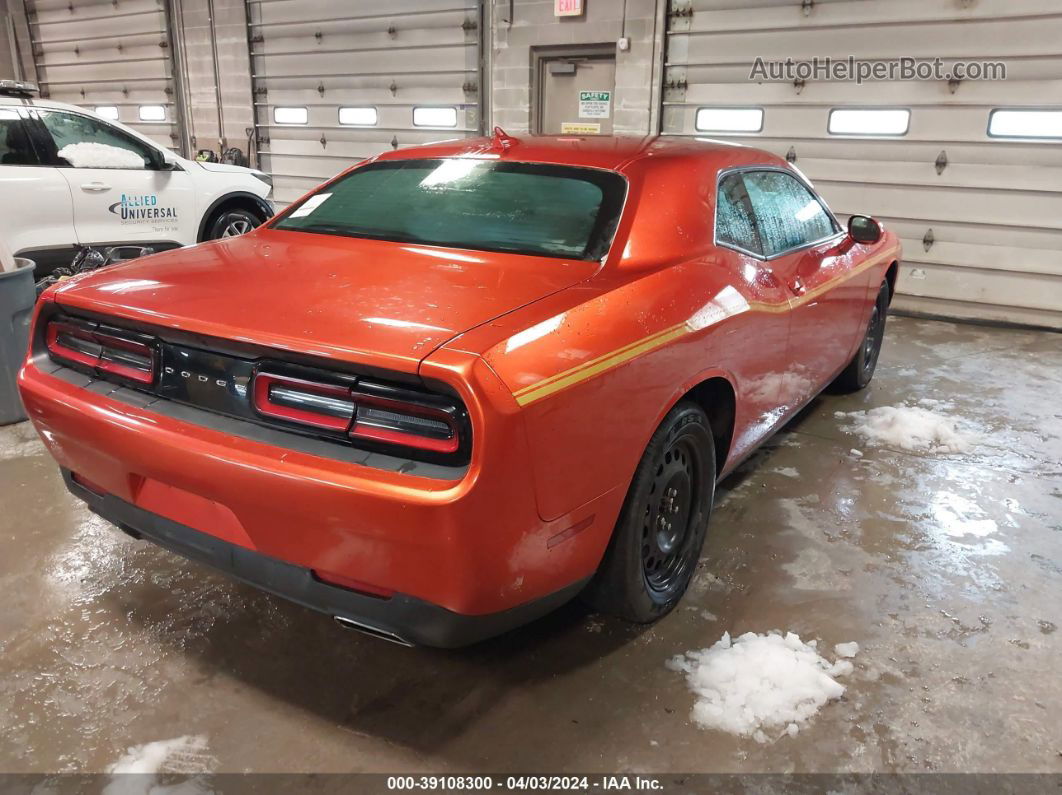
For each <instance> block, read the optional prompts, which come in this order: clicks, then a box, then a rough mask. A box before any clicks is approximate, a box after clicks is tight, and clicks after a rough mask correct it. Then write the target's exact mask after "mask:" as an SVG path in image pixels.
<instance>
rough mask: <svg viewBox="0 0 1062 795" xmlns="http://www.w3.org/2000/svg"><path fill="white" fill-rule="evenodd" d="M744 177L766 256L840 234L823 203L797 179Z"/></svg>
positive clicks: (769, 174) (762, 174) (765, 174)
mask: <svg viewBox="0 0 1062 795" xmlns="http://www.w3.org/2000/svg"><path fill="white" fill-rule="evenodd" d="M744 176H745V188H746V189H747V190H748V192H749V198H750V199H751V201H752V207H753V209H754V210H755V211H756V218H757V219H758V220H759V226H760V234H761V235H763V243H764V247H765V249H766V253H767V255H768V256H774V255H775V254H781V253H782V252H785V251H789V250H790V249H794V248H800V247H801V246H806V245H808V244H810V243H814V242H816V241H819V240H823V239H825V238H827V237H830V236H831V235H833V234H835V233H836V232H838V231H839V230H838V228H837V226H836V224H835V223H834V221H833V219H832V218H831V217H830V215H829V214H828V213H827V212H826V210H825V209H824V208H823V206H822V203H821V202H820V201H819V200H818V198H817V197H816V196H815V195H814V194H813V193H812V192H811V191H809V190H808V189H807V188H806V187H804V185H803V183H801V182H800V180H798V179H797V178H796V177H794V176H791V175H790V174H786V173H785V172H782V171H747V172H745V175H744Z"/></svg>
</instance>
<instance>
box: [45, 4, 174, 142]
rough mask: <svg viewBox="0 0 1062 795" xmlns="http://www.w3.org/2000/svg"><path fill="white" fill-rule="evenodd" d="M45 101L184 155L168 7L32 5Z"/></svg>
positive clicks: (139, 5)
mask: <svg viewBox="0 0 1062 795" xmlns="http://www.w3.org/2000/svg"><path fill="white" fill-rule="evenodd" d="M26 11H27V14H28V16H29V21H30V33H31V35H32V38H33V53H34V60H35V62H36V64H37V78H38V80H39V82H40V85H41V93H42V95H43V96H46V97H49V98H51V99H55V100H59V101H61V102H69V103H71V104H73V105H81V106H83V107H87V108H93V109H96V110H97V112H98V113H100V114H101V115H103V116H106V117H108V118H115V119H118V120H120V121H121V122H123V123H124V124H127V125H129V126H130V127H132V128H133V129H135V130H137V131H138V132H141V133H143V134H144V135H147V136H149V137H150V138H152V139H154V140H156V141H158V142H159V143H160V144H162V145H163V146H166V147H170V148H176V147H177V146H178V145H179V142H180V139H179V137H178V135H177V116H178V114H177V112H176V108H175V105H174V98H175V97H176V91H175V87H174V79H173V74H174V72H173V62H172V60H171V48H170V37H169V26H168V25H167V21H166V10H165V7H164V5H163V3H162V2H161V0H121V2H117V1H115V2H112V0H106V1H105V2H100V0H27V1H26Z"/></svg>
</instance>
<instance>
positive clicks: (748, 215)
mask: <svg viewBox="0 0 1062 795" xmlns="http://www.w3.org/2000/svg"><path fill="white" fill-rule="evenodd" d="M742 176H743V175H742V174H740V173H738V174H730V175H729V176H726V177H723V179H722V180H720V182H719V198H718V201H717V203H716V208H715V239H716V242H717V243H722V244H723V245H727V246H733V247H734V248H739V249H741V250H742V251H747V252H749V253H750V254H761V255H762V254H763V243H762V242H761V241H760V232H759V230H758V229H757V228H756V218H755V216H754V215H753V212H752V204H751V202H750V201H749V194H748V191H747V190H745V180H744V179H743V178H742Z"/></svg>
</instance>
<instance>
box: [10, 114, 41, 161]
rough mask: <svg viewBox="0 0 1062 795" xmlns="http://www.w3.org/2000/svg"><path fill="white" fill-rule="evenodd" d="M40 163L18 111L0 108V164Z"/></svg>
mask: <svg viewBox="0 0 1062 795" xmlns="http://www.w3.org/2000/svg"><path fill="white" fill-rule="evenodd" d="M38 164H39V161H38V159H37V153H36V151H34V149H33V143H32V142H31V141H30V138H29V135H28V134H27V133H26V126H25V124H23V122H22V119H21V118H20V117H19V115H18V112H17V111H14V110H11V109H9V108H0V165H2V166H36V165H38Z"/></svg>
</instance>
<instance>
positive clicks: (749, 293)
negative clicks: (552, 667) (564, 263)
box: [447, 159, 787, 550]
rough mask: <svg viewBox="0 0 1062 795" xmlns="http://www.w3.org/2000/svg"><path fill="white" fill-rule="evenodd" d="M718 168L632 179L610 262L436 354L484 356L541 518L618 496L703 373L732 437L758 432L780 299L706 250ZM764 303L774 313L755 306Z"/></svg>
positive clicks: (603, 532) (775, 355)
mask: <svg viewBox="0 0 1062 795" xmlns="http://www.w3.org/2000/svg"><path fill="white" fill-rule="evenodd" d="M717 170H718V166H717V165H715V164H707V163H705V164H701V163H698V162H696V161H693V162H691V161H687V160H685V159H676V161H675V162H674V163H673V164H670V167H664V166H661V165H660V164H656V165H654V166H653V177H654V180H652V181H650V180H647V181H646V182H644V183H643V182H641V181H640V180H639V179H637V178H635V177H633V176H632V184H631V196H630V198H629V200H628V201H629V202H635V203H636V204H635V206H634V210H635V213H634V215H637V214H638V213H641V212H643V211H644V212H645V213H647V215H643V216H641V217H640V218H639V219H638V223H637V224H635V228H634V229H633V230H632V229H631V227H630V221H631V215H628V216H626V217H625V218H626V220H625V223H626V224H627V228H626V229H623V228H621V230H620V235H618V236H617V241H622V242H618V245H622V246H623V248H622V251H623V254H624V257H623V266H622V267H616V266H613V265H612V263H608V264H606V267H605V269H604V270H603V271H602V272H601V273H600V274H599V275H598V276H596V277H595V278H593V279H591V280H590V281H588V282H586V283H584V284H583V285H581V286H578V287H573V288H570V289H568V290H566V291H564V292H563V293H562V294H559V295H557V296H553V297H552V298H550V299H547V300H545V301H543V302H539V303H538V304H536V305H534V306H533V307H529V308H526V309H525V310H523V311H521V312H517V313H514V314H513V315H510V316H507V317H505V318H502V319H500V320H499V321H496V322H495V323H493V324H491V328H481V329H477V330H475V331H473V332H470V333H469V334H467V335H464V337H463V338H459V339H458V340H457V341H454V342H452V343H450V344H449V345H448V346H447V347H451V346H455V347H460V346H465V348H466V349H467V350H469V351H474V350H477V349H478V350H485V353H484V354H483V355H484V358H485V359H486V361H487V363H488V364H489V365H490V367H491V368H492V369H493V370H494V371H495V372H496V373H497V374H498V376H499V378H500V379H501V380H502V382H503V383H505V385H506V386H507V387H508V388H509V389H510V390H511V392H512V393H513V399H514V401H515V402H516V403H517V404H518V405H519V406H520V407H521V409H522V413H523V417H524V420H525V426H526V429H527V433H528V436H529V449H530V450H531V452H532V457H533V462H532V470H533V474H534V478H535V490H536V495H537V500H538V505H539V511H540V515H541V517H542V518H543V519H545V520H551V519H553V518H556V517H558V516H561V515H564V514H567V513H570V512H571V511H572V510H574V509H575V508H577V507H578V506H579V505H582V504H584V503H586V502H588V501H589V500H592V499H594V498H595V497H597V496H599V495H601V494H604V493H606V492H608V491H609V490H613V489H618V490H620V491H621V492H625V491H626V488H627V486H628V484H629V482H630V479H631V477H632V476H633V473H634V470H635V468H636V466H637V463H638V461H639V459H640V457H641V455H642V453H643V451H644V449H645V446H646V444H647V443H648V440H649V438H650V437H651V435H652V434H653V432H654V431H655V430H656V428H657V427H658V425H659V423H660V421H661V420H662V419H663V417H664V416H665V415H666V413H667V412H668V410H669V409H670V408H671V407H672V406H673V405H674V404H675V403H676V402H677V401H678V400H679V399H680V398H681V397H682V395H683V394H685V393H686V392H687V391H688V390H689V389H691V388H692V387H693V386H695V385H696V384H698V383H700V382H702V381H704V380H706V379H708V378H711V377H720V378H723V379H725V380H726V381H727V382H728V383H730V384H731V385H732V387H733V389H734V391H735V392H736V393H737V401H736V402H737V407H736V414H737V416H736V421H735V426H736V427H735V438H737V437H739V436H740V437H741V438H748V434H745V433H743V431H744V429H746V428H750V427H753V426H758V424H762V420H763V418H762V413H763V411H762V410H761V409H762V406H763V404H764V401H763V400H760V401H759V403H757V402H755V401H750V400H746V399H745V398H746V395H747V393H749V392H750V391H753V390H755V389H756V388H757V385H758V379H759V377H760V376H761V375H762V374H763V373H764V372H767V371H769V370H770V369H771V368H772V367H774V366H776V360H778V359H781V358H782V357H784V355H785V345H786V323H787V316H786V313H785V312H784V306H785V300H786V299H785V296H784V294H783V293H782V292H781V290H780V286H779V285H772V284H770V283H767V282H764V281H763V280H762V278H761V276H762V274H760V273H758V272H756V271H755V270H754V269H750V268H749V267H748V263H747V262H745V260H744V258H743V257H742V256H740V255H737V254H735V253H734V252H730V251H726V250H721V249H716V248H715V247H714V246H713V245H712V243H711V240H712V215H713V207H712V202H713V194H714V185H715V173H716V171H717ZM638 176H640V175H638ZM626 232H629V233H630V234H629V235H626V236H625V233H626ZM654 255H655V257H654ZM654 260H655V261H654ZM768 304H770V305H771V306H772V307H774V308H776V309H779V310H780V311H774V310H773V309H772V311H766V312H764V311H756V308H757V307H759V308H761V309H762V308H763V307H764V306H767V305H768ZM492 338H493V340H492ZM499 338H500V339H501V341H500V342H499V341H497V340H498V339H499ZM766 402H767V403H768V404H771V405H773V396H768V399H767V401H766ZM723 465H724V464H723V462H719V466H720V468H722V467H723ZM617 510H618V506H617ZM615 518H616V517H615V516H610V517H599V521H598V522H596V523H595V529H594V531H593V532H591V533H588V534H587V535H589V536H592V537H596V539H597V542H598V543H599V545H600V548H601V549H602V550H603V548H604V544H605V543H606V542H607V539H608V536H609V534H610V533H611V529H612V525H613V524H614V522H615Z"/></svg>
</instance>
